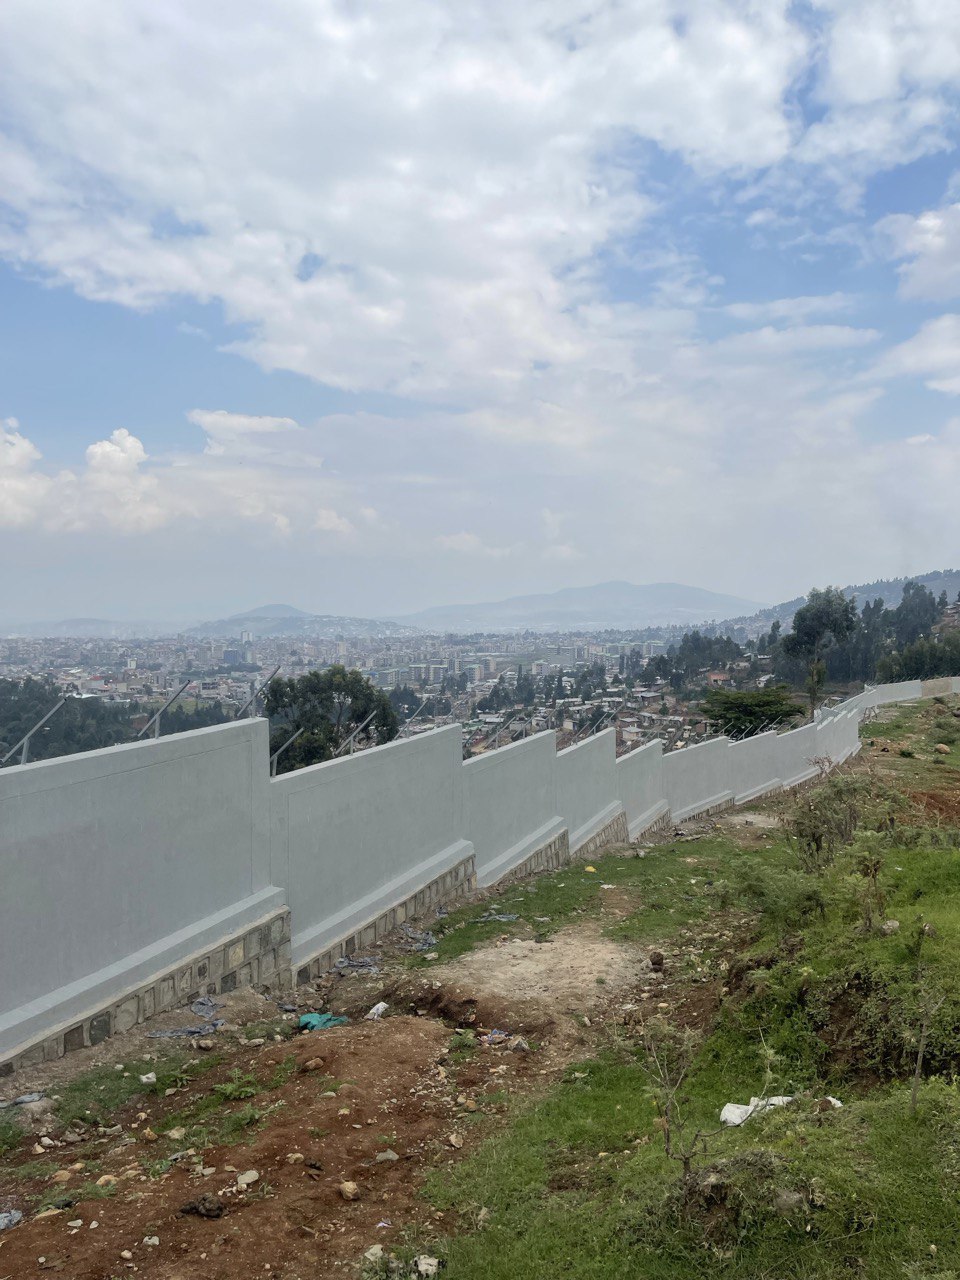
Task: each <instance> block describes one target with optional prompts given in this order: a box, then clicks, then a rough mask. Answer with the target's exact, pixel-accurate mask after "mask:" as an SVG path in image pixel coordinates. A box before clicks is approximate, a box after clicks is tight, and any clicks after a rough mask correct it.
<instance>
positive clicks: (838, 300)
mask: <svg viewBox="0 0 960 1280" xmlns="http://www.w3.org/2000/svg"><path fill="white" fill-rule="evenodd" d="M856 302H857V299H856V298H855V297H854V296H853V295H852V294H849V293H828V294H821V295H814V296H808V297H800V298H774V299H771V300H770V301H769V302H733V303H730V304H729V305H728V306H725V307H724V308H723V312H724V315H728V316H730V317H731V319H733V320H742V321H744V322H745V323H747V324H764V323H772V322H776V321H784V322H786V323H789V324H802V323H804V322H805V321H807V320H809V319H810V318H811V317H813V316H823V315H835V314H836V313H837V312H843V311H852V310H853V308H854V307H855V306H856Z"/></svg>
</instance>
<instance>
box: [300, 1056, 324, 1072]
mask: <svg viewBox="0 0 960 1280" xmlns="http://www.w3.org/2000/svg"><path fill="white" fill-rule="evenodd" d="M322 1067H323V1059H322V1058H308V1059H307V1061H306V1062H305V1063H304V1064H303V1066H302V1067H301V1068H300V1070H301V1071H319V1070H321V1068H322Z"/></svg>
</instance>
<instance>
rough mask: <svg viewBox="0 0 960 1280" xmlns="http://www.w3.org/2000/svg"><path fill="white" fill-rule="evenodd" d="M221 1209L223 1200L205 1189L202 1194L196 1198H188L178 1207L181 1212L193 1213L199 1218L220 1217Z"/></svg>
mask: <svg viewBox="0 0 960 1280" xmlns="http://www.w3.org/2000/svg"><path fill="white" fill-rule="evenodd" d="M223 1210H224V1204H223V1201H222V1200H221V1199H220V1197H219V1196H214V1195H211V1194H210V1192H209V1191H205V1192H204V1193H203V1195H202V1196H197V1198H196V1200H188V1201H187V1203H186V1204H185V1205H182V1206H181V1208H180V1212H181V1213H195V1214H196V1215H197V1216H198V1217H199V1218H222V1217H223Z"/></svg>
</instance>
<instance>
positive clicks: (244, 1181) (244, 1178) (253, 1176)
mask: <svg viewBox="0 0 960 1280" xmlns="http://www.w3.org/2000/svg"><path fill="white" fill-rule="evenodd" d="M259 1181H260V1175H259V1173H257V1171H256V1169H248V1170H247V1171H246V1173H238V1174H237V1186H238V1187H240V1188H244V1187H252V1186H253V1184H254V1183H255V1182H259Z"/></svg>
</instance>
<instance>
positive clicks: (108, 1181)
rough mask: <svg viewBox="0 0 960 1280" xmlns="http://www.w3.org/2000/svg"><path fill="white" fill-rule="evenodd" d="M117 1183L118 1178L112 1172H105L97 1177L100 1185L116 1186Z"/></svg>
mask: <svg viewBox="0 0 960 1280" xmlns="http://www.w3.org/2000/svg"><path fill="white" fill-rule="evenodd" d="M116 1185H117V1180H116V1178H115V1177H114V1176H113V1174H112V1173H105V1174H103V1176H102V1177H100V1178H98V1179H97V1186H98V1187H115V1186H116Z"/></svg>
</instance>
